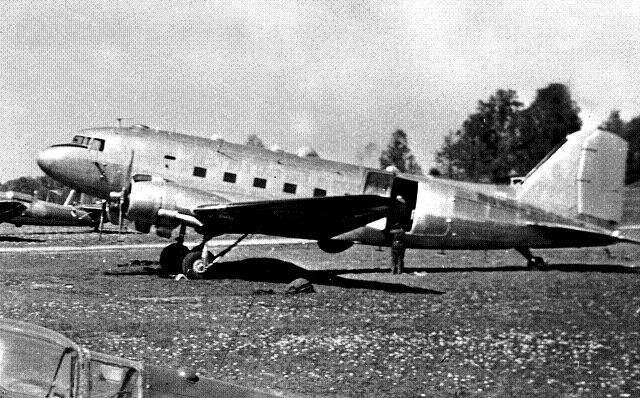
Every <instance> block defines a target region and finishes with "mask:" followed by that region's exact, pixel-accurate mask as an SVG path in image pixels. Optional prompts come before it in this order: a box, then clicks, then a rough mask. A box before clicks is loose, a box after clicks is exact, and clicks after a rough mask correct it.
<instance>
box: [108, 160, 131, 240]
mask: <svg viewBox="0 0 640 398" xmlns="http://www.w3.org/2000/svg"><path fill="white" fill-rule="evenodd" d="M134 156H135V152H134V151H133V150H131V158H130V159H129V164H128V165H127V169H126V171H125V174H124V175H123V176H122V179H121V181H120V184H121V186H122V188H121V190H120V191H118V192H110V193H109V199H108V201H109V204H110V205H111V204H115V203H116V202H117V206H118V238H120V236H121V235H122V224H123V221H124V212H125V209H126V207H127V201H128V196H129V193H130V192H131V174H132V171H133V159H134ZM112 222H113V221H112Z"/></svg>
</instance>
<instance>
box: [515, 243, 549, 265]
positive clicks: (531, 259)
mask: <svg viewBox="0 0 640 398" xmlns="http://www.w3.org/2000/svg"><path fill="white" fill-rule="evenodd" d="M516 251H517V252H518V253H520V254H522V255H523V256H524V258H526V259H527V268H528V269H530V270H541V269H545V268H546V267H547V263H546V262H545V261H544V259H543V258H542V257H538V256H534V255H533V254H531V250H529V248H528V247H516Z"/></svg>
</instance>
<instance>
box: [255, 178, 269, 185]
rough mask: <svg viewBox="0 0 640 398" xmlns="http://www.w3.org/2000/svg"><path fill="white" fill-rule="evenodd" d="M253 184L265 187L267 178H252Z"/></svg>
mask: <svg viewBox="0 0 640 398" xmlns="http://www.w3.org/2000/svg"><path fill="white" fill-rule="evenodd" d="M253 186H254V187H256V188H266V187H267V180H266V179H264V178H258V177H256V178H254V179H253Z"/></svg>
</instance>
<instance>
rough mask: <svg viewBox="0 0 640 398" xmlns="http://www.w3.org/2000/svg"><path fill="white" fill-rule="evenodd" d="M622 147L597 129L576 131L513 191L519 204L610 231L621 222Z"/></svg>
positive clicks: (621, 141)
mask: <svg viewBox="0 0 640 398" xmlns="http://www.w3.org/2000/svg"><path fill="white" fill-rule="evenodd" d="M627 147H628V145H627V142H626V141H625V140H624V139H623V138H621V137H619V136H617V135H615V134H611V133H608V132H605V131H601V130H595V131H593V130H581V131H578V132H575V133H573V134H570V135H568V136H567V141H566V142H565V143H564V144H563V145H562V146H561V147H560V148H559V149H558V150H557V151H556V152H554V153H553V154H552V155H551V156H550V157H549V158H548V159H547V160H546V161H545V162H543V163H542V164H540V165H539V166H538V167H537V168H536V169H534V170H533V171H532V172H531V173H530V174H529V175H528V176H527V178H526V179H525V180H524V182H523V183H522V185H521V186H520V187H519V188H518V191H517V194H516V195H517V199H518V200H519V201H520V202H521V203H523V204H528V205H532V206H535V207H538V208H541V209H543V210H546V211H549V212H553V213H556V214H559V215H561V216H564V217H569V218H575V219H581V220H584V221H589V222H592V223H596V224H599V225H601V226H608V227H613V226H615V225H616V224H618V223H619V222H620V219H621V217H622V195H623V189H624V176H625V170H626V159H627Z"/></svg>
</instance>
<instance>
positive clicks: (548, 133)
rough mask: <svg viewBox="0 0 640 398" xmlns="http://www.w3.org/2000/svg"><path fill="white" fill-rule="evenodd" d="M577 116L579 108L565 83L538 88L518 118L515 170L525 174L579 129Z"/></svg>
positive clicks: (579, 122) (579, 121)
mask: <svg viewBox="0 0 640 398" xmlns="http://www.w3.org/2000/svg"><path fill="white" fill-rule="evenodd" d="M579 113H580V108H579V107H578V106H577V105H576V103H575V102H574V101H573V100H572V99H571V94H570V92H569V88H568V87H567V86H565V85H564V84H560V83H552V84H549V85H548V86H547V87H545V88H542V89H539V90H538V92H537V95H536V98H535V99H534V101H533V102H532V103H531V105H530V106H529V107H528V108H527V109H525V110H524V111H523V112H522V114H521V115H520V123H519V127H520V129H519V130H520V137H519V145H518V148H516V151H515V155H516V158H517V159H518V162H517V164H516V165H515V166H516V167H515V171H516V172H517V173H518V174H520V175H525V174H527V173H528V172H529V171H530V170H531V169H532V168H533V167H535V166H536V165H537V164H538V163H539V162H540V160H542V159H543V158H544V157H545V156H546V155H547V153H549V152H550V151H551V150H552V149H553V148H555V147H556V146H557V145H558V144H560V143H562V142H563V141H564V139H565V137H566V136H567V135H568V134H571V133H573V132H575V131H578V130H580V127H582V120H580V117H579V116H578V114H579Z"/></svg>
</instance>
